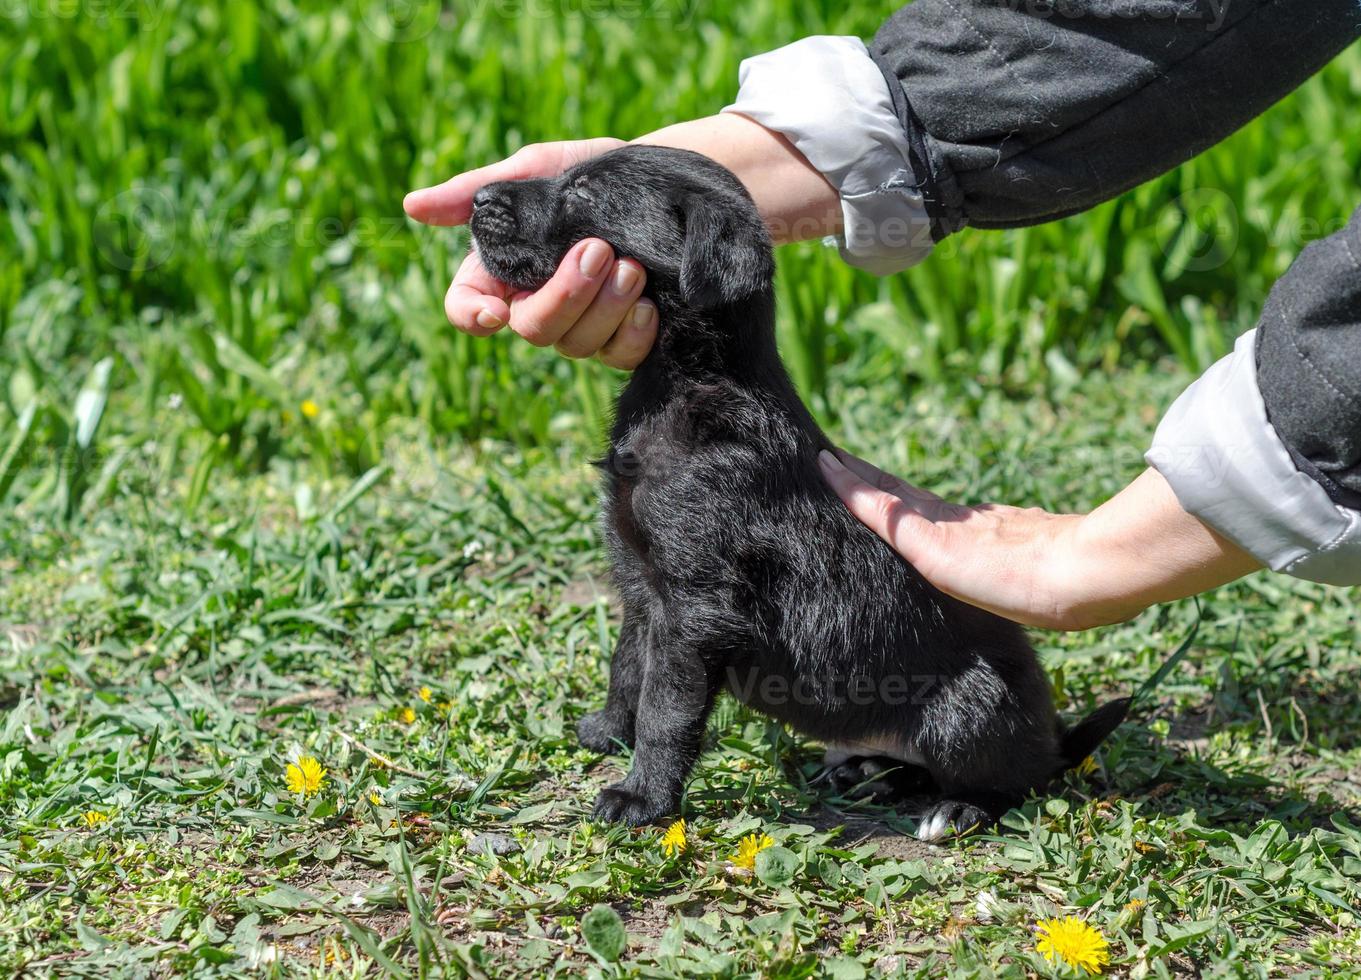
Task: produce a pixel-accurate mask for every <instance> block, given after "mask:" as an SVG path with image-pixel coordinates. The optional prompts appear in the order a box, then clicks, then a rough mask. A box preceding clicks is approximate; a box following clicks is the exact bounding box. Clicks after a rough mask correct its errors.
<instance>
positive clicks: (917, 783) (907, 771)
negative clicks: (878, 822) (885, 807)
mask: <svg viewBox="0 0 1361 980" xmlns="http://www.w3.org/2000/svg"><path fill="white" fill-rule="evenodd" d="M814 782H825V783H826V784H827V785H828V786H829V787H830V788H831V790H832V792H833V793H835V794H836V795H838V796H844V797H846V798H848V799H874V800H878V801H881V802H884V801H892V800H898V799H902V798H904V797H909V796H913V795H916V794H919V793H923V792H926V791H927V790H929V789H930V788H931V787H932V783H931V776H930V774H929V773H928V772H927V771H926V770H925V769H923V768H921V767H920V766H914V765H910V764H908V763H905V762H899V761H898V760H896V759H890V758H888V757H886V756H882V757H881V756H853V757H851V758H849V759H846V760H845V761H843V762H841V763H838V764H836V765H829V766H827V767H826V768H825V769H823V770H822V772H821V773H819V774H818V776H817V778H816V779H815V780H814Z"/></svg>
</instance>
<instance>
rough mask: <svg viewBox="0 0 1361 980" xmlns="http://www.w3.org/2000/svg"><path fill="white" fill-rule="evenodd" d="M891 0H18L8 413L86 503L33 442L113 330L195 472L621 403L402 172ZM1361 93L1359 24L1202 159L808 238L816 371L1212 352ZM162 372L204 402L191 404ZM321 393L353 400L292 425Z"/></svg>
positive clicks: (2, 335) (10, 157) (0, 125)
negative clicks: (1117, 186)
mask: <svg viewBox="0 0 1361 980" xmlns="http://www.w3.org/2000/svg"><path fill="white" fill-rule="evenodd" d="M891 7H892V4H884V5H881V6H880V7H878V8H876V7H874V6H873V5H868V6H866V5H859V6H856V5H852V6H851V7H850V8H847V7H846V5H843V4H836V3H831V2H809V0H803V2H791V0H759V2H755V3H748V4H720V3H715V2H709V0H646V2H636V0H628V2H626V0H609V2H606V3H604V4H599V3H584V4H566V5H557V4H545V3H531V2H529V0H505V2H489V3H468V4H462V3H460V4H453V5H450V6H447V7H445V8H442V9H443V13H442V14H439V16H438V17H437V18H436V17H433V16H432V15H435V14H437V13H438V11H439V10H440V9H441V8H439V7H437V5H435V4H433V3H431V2H429V0H417V2H414V3H411V4H406V5H403V4H391V5H389V4H383V3H368V2H360V0H347V2H342V3H338V4H337V3H318V2H311V0H308V2H298V3H279V4H259V5H257V4H252V3H236V4H224V3H190V2H187V0H150V2H148V0H126V2H118V3H109V4H91V5H69V4H63V3H58V2H55V0H53V2H51V3H48V2H39V3H13V4H10V5H8V6H7V7H6V9H5V10H4V11H3V16H4V17H5V19H6V23H5V29H4V30H3V31H0V106H3V110H0V200H3V207H4V211H5V220H0V378H3V379H4V381H5V383H4V384H3V385H0V440H4V441H8V439H9V438H10V437H11V436H12V435H13V433H14V432H15V431H16V429H17V428H18V424H17V423H18V420H19V419H20V418H21V417H22V415H23V413H24V411H25V410H26V409H27V408H28V407H29V406H30V405H35V406H37V408H36V415H35V417H34V419H33V420H32V423H31V426H30V429H29V431H28V433H27V435H26V437H25V440H24V444H25V449H24V452H23V453H22V454H21V456H20V457H19V458H18V460H17V463H16V465H15V466H14V467H12V468H11V469H12V470H13V471H14V472H13V473H12V475H14V476H16V478H17V479H16V482H17V484H18V486H17V488H16V489H14V490H13V491H12V492H13V493H14V494H15V495H16V496H17V498H18V499H22V500H26V501H33V502H35V503H37V502H39V501H41V502H44V503H46V504H48V505H50V506H56V507H58V508H62V509H66V510H70V509H71V508H72V507H74V506H75V505H76V504H78V501H72V500H71V499H69V495H68V496H67V497H63V498H60V499H55V500H54V494H53V488H52V487H51V486H49V485H48V484H46V483H44V482H43V481H42V480H41V479H40V478H39V476H37V475H41V474H43V473H45V472H49V473H50V472H51V469H50V467H49V465H48V464H49V463H50V457H51V454H53V453H63V452H66V451H67V450H68V449H69V448H70V445H71V438H70V432H69V428H70V425H71V422H72V415H73V411H74V402H75V397H76V393H77V390H78V389H79V387H80V386H81V384H82V383H83V382H84V380H85V377H86V374H87V373H88V371H89V370H90V369H91V368H93V366H94V365H95V364H96V363H97V362H98V361H100V360H101V359H103V358H105V357H112V358H113V361H112V364H111V371H110V376H109V386H110V390H111V399H110V409H109V412H108V415H107V416H106V417H105V419H104V421H103V424H102V426H101V428H100V430H99V432H98V433H97V435H96V441H95V443H94V445H95V446H96V448H98V447H103V446H105V445H106V444H107V443H108V442H109V441H110V439H111V438H112V437H114V436H118V435H125V434H126V435H129V436H131V437H134V438H135V439H142V438H146V437H147V436H154V437H155V438H156V439H158V440H160V441H162V442H171V441H173V442H174V444H175V445H174V447H173V449H167V452H173V453H174V454H175V456H176V459H177V462H178V464H179V465H180V466H182V467H185V468H190V469H192V468H200V469H202V470H204V471H211V470H212V469H215V468H216V467H219V466H223V465H231V466H235V467H244V468H247V469H249V468H258V467H259V466H261V465H264V464H266V463H267V462H268V461H269V460H270V459H273V458H275V457H276V456H280V455H282V456H285V457H288V458H296V457H299V456H306V457H307V458H309V459H311V460H312V462H313V464H314V465H315V466H316V468H317V469H318V471H319V472H322V473H327V472H335V473H349V474H352V475H357V474H359V473H362V472H364V471H365V470H367V469H368V468H370V467H371V466H373V465H374V464H376V463H377V462H378V461H379V456H380V449H381V447H382V445H383V444H384V442H385V439H386V438H387V433H388V431H389V429H390V428H392V427H394V426H398V427H399V426H400V422H401V421H402V420H404V419H408V418H418V419H420V420H422V421H423V422H425V423H426V424H427V425H429V426H430V428H431V430H432V431H434V432H437V433H441V434H453V435H459V436H463V437H466V438H471V439H477V438H482V437H484V436H492V437H497V438H504V439H508V440H511V441H514V442H516V443H518V444H520V445H541V444H543V443H544V442H546V441H548V440H550V439H551V438H552V437H553V436H554V433H555V432H556V431H558V430H559V429H560V428H562V427H564V426H571V425H573V424H577V422H578V421H584V423H585V424H587V425H594V424H597V423H598V422H599V421H600V419H601V418H602V416H603V414H604V413H605V410H606V408H607V405H608V392H609V386H610V384H611V380H610V379H609V378H608V377H607V372H604V371H602V370H601V369H600V368H599V367H598V366H595V365H589V364H588V365H573V364H570V363H566V362H562V361H554V360H552V359H546V358H544V357H542V356H540V355H539V354H538V353H537V352H535V351H533V350H530V349H528V348H527V347H526V346H525V345H523V344H516V343H512V342H509V341H508V340H507V339H506V338H499V339H498V340H494V341H490V342H486V341H476V340H472V339H469V338H466V337H462V336H459V335H456V334H455V333H454V332H453V331H452V330H451V329H450V328H449V327H448V326H447V324H446V323H445V322H444V319H443V316H442V314H441V302H440V301H441V298H442V295H443V290H444V287H445V286H446V284H447V282H448V279H449V276H450V275H451V273H452V270H453V268H454V266H455V264H456V262H457V259H458V257H459V256H460V255H461V254H462V250H463V248H464V246H465V242H466V238H465V236H464V234H463V232H462V231H450V230H431V229H424V228H417V227H412V226H409V225H408V223H407V222H406V220H405V219H404V218H403V217H402V215H401V209H400V201H401V198H402V195H403V193H404V192H405V191H407V190H408V189H410V188H412V187H414V186H418V185H421V184H425V183H428V182H432V181H435V180H439V179H442V178H444V177H446V176H448V175H450V174H452V173H455V172H457V171H459V170H462V169H464V168H466V167H469V166H472V165H476V164H480V163H484V162H487V161H490V160H494V159H498V158H500V157H501V156H503V155H504V154H506V153H507V152H509V151H511V150H513V149H514V148H516V147H518V146H520V145H522V144H524V143H526V142H530V141H535V140H545V139H561V138H570V137H580V136H588V135H598V134H604V133H610V134H616V135H620V136H625V137H629V136H634V135H637V134H640V133H643V132H646V131H648V130H650V129H653V128H655V127H658V126H660V125H664V124H666V123H670V122H674V121H677V120H680V119H687V118H694V117H697V116H700V115H705V114H708V113H711V112H714V111H716V110H717V109H718V108H720V107H721V106H722V105H724V104H725V103H726V102H728V101H730V100H731V98H732V95H733V93H734V86H735V78H736V69H737V65H738V63H739V61H740V60H741V59H742V58H743V57H744V56H746V55H749V54H751V53H754V52H758V51H761V50H765V49H768V48H770V47H774V46H777V45H779V44H783V43H786V42H788V41H790V40H792V39H794V38H796V37H800V36H803V35H806V34H809V33H817V32H838V33H858V34H861V35H866V36H867V35H869V34H870V33H872V32H873V30H874V29H875V27H876V25H877V24H878V22H879V20H880V19H881V18H882V17H883V16H884V14H885V13H886V12H887V11H888V10H889V9H890V8H891ZM389 8H392V9H394V10H396V11H398V13H399V14H400V12H401V11H402V10H406V11H407V17H406V18H405V19H403V18H402V17H400V16H399V17H397V18H396V19H394V18H393V17H392V16H390V15H389V14H388V13H387V12H388V10H389ZM583 11H584V12H583ZM1358 96H1361V54H1358V52H1356V51H1355V50H1353V51H1349V52H1347V53H1346V54H1345V55H1344V56H1343V57H1342V58H1340V59H1339V60H1338V61H1337V62H1336V63H1335V64H1333V65H1331V66H1329V67H1328V68H1327V69H1326V70H1325V71H1324V72H1323V73H1322V74H1321V75H1320V76H1319V77H1318V78H1316V79H1314V80H1313V81H1311V82H1310V83H1308V84H1307V85H1305V86H1304V87H1303V88H1302V89H1301V90H1300V91H1299V92H1298V93H1297V94H1295V95H1293V96H1292V97H1290V98H1288V99H1286V100H1285V101H1284V102H1283V103H1282V104H1281V105H1279V106H1278V107H1276V108H1274V109H1273V110H1271V111H1270V112H1269V113H1267V114H1266V116H1264V117H1263V118H1262V119H1261V120H1260V121H1258V122H1256V123H1254V124H1252V125H1251V126H1249V127H1248V128H1246V129H1245V130H1244V131H1242V132H1241V133H1239V134H1238V135H1236V136H1235V137H1233V138H1232V139H1230V140H1228V141H1226V142H1225V143H1224V144H1223V145H1222V146H1220V147H1217V148H1215V149H1214V150H1212V151H1210V152H1208V153H1206V154H1204V155H1203V156H1201V157H1200V158H1198V159H1196V160H1195V161H1193V162H1191V163H1189V164H1187V165H1186V166H1184V167H1182V168H1180V169H1179V170H1177V171H1176V172H1174V173H1172V174H1170V175H1168V176H1166V177H1164V178H1161V179H1159V180H1156V181H1153V182H1152V183H1150V184H1148V185H1146V186H1145V187H1142V188H1140V189H1138V190H1136V191H1135V192H1133V193H1131V194H1128V195H1125V196H1124V197H1122V198H1121V199H1120V200H1118V201H1116V202H1113V203H1111V204H1108V205H1106V206H1103V207H1100V208H1098V209H1096V210H1095V211H1094V212H1092V213H1090V214H1087V215H1084V216H1081V217H1078V218H1074V219H1072V220H1068V221H1064V222H1060V223H1057V224H1054V225H1051V226H1048V227H1042V228H1035V229H1029V230H1024V231H1016V232H1009V233H1005V234H1001V233H975V232H966V233H964V234H961V235H959V236H956V237H954V238H951V239H949V240H947V242H946V243H945V244H944V245H943V246H942V247H941V248H940V249H939V252H940V254H939V255H938V256H937V257H936V259H935V260H933V261H931V262H929V263H927V264H926V265H924V266H921V267H919V268H917V269H915V270H912V271H911V272H909V273H908V274H906V275H903V276H897V277H892V278H889V279H882V280H876V279H874V278H872V277H869V276H867V275H863V274H860V273H857V272H855V271H853V270H850V269H848V268H846V267H844V266H843V265H842V264H840V263H839V262H838V261H836V259H835V257H834V256H832V255H830V254H829V253H828V252H827V251H826V250H825V249H824V248H823V247H822V246H821V245H819V244H806V245H802V246H798V247H792V248H787V249H784V250H783V251H782V255H781V272H782V275H781V280H780V282H781V285H780V300H781V310H782V314H781V332H782V336H783V338H784V349H785V352H786V356H787V358H788V360H789V363H790V366H791V370H792V371H793V373H794V375H795V378H796V380H797V381H798V382H799V384H800V385H801V386H802V387H803V390H804V391H805V392H806V393H807V394H808V396H809V397H810V399H811V400H812V401H813V402H814V404H815V407H816V408H817V409H818V410H819V411H820V412H822V413H823V416H824V417H825V418H828V419H831V420H835V417H836V414H837V412H838V407H837V405H836V404H835V403H834V402H831V401H828V400H827V399H826V391H825V379H826V376H827V371H828V366H829V365H831V364H835V363H841V362H846V361H850V362H855V363H859V364H861V365H862V366H863V368H864V370H865V372H866V374H867V376H869V377H872V378H873V379H874V383H876V384H892V385H895V386H896V387H897V388H898V390H899V391H900V392H903V393H907V392H910V391H911V388H912V386H913V385H915V384H916V383H919V382H920V381H922V380H928V381H929V380H939V379H946V378H952V377H957V376H958V375H959V374H961V373H967V374H983V375H985V376H987V377H988V378H990V379H993V380H995V381H997V382H1000V383H1006V384H1010V385H1013V386H1015V385H1023V384H1025V383H1028V382H1033V381H1037V380H1044V379H1046V378H1051V377H1054V376H1058V377H1060V378H1062V377H1067V376H1068V375H1071V374H1072V373H1074V372H1080V371H1085V370H1090V369H1093V368H1096V367H1105V368H1108V367H1110V366H1111V365H1112V364H1115V363H1117V362H1121V361H1124V362H1126V363H1129V362H1133V361H1136V360H1140V359H1147V358H1149V357H1153V356H1157V355H1158V354H1160V353H1163V352H1170V353H1172V354H1173V355H1175V356H1176V357H1177V358H1178V359H1179V360H1180V362H1181V363H1183V364H1185V365H1187V366H1192V367H1197V366H1203V365H1204V364H1206V363H1207V362H1208V361H1210V360H1212V359H1213V358H1214V357H1215V356H1216V355H1218V354H1219V353H1221V352H1223V351H1224V350H1225V349H1227V346H1228V345H1229V343H1230V342H1231V340H1232V337H1233V336H1234V335H1235V334H1236V333H1238V332H1239V331H1240V330H1242V329H1243V328H1245V327H1246V326H1248V325H1250V324H1251V323H1252V322H1253V321H1254V320H1255V317H1256V315H1257V312H1258V310H1259V309H1260V305H1261V302H1262V299H1263V297H1264V295H1265V292H1266V290H1267V288H1268V287H1269V285H1270V283H1271V282H1272V281H1273V280H1274V279H1275V278H1276V277H1277V276H1278V275H1280V273H1281V272H1282V271H1283V270H1284V269H1285V268H1286V267H1287V265H1288V263H1289V262H1290V260H1291V258H1292V257H1293V256H1294V255H1295V254H1296V252H1298V250H1299V248H1300V247H1301V246H1302V245H1303V244H1304V243H1305V242H1307V241H1308V240H1309V239H1311V238H1313V237H1317V236H1318V235H1319V234H1321V233H1323V232H1325V231H1327V230H1329V229H1330V228H1332V227H1336V226H1337V224H1338V223H1339V222H1340V221H1341V220H1342V219H1344V218H1345V217H1346V216H1347V215H1348V214H1350V212H1351V210H1352V209H1353V208H1354V206H1355V204H1356V180H1355V174H1356V173H1357V171H1358V169H1361V140H1357V139H1356V138H1355V133H1354V127H1352V126H1351V125H1350V124H1349V123H1348V122H1347V119H1348V118H1349V116H1348V115H1347V114H1346V113H1345V112H1344V111H1342V109H1341V107H1344V106H1348V105H1352V104H1354V103H1355V102H1356V101H1357V98H1358ZM171 397H176V398H180V399H183V402H184V404H185V405H186V407H187V408H188V411H187V412H184V413H180V414H178V415H175V416H173V417H169V416H167V415H166V413H164V412H163V411H162V410H161V409H162V406H163V405H164V404H165V402H166V400H167V399H169V398H171ZM305 398H313V399H315V400H317V401H318V402H320V403H321V404H322V405H323V407H324V408H326V409H327V410H328V413H329V414H328V416H327V417H328V418H329V419H330V420H331V423H332V424H329V425H325V424H323V425H319V426H310V427H304V426H300V425H299V424H298V419H297V405H298V403H299V402H301V401H302V400H303V399H305ZM569 413H570V414H569ZM105 455H108V454H107V453H106V454H105ZM3 472H4V470H3V469H0V474H3ZM35 474H37V475H35ZM35 482H36V484H37V485H36V487H35V485H34V484H35ZM70 489H74V490H80V489H81V487H80V486H79V485H75V486H73V487H71V488H70Z"/></svg>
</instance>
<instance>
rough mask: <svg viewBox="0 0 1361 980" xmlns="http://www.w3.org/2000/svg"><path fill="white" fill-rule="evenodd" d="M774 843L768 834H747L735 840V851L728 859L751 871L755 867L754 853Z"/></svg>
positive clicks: (758, 852)
mask: <svg viewBox="0 0 1361 980" xmlns="http://www.w3.org/2000/svg"><path fill="white" fill-rule="evenodd" d="M774 843H775V841H774V840H772V839H771V837H770V835H769V834H747V836H746V837H743V838H742V839H741V840H740V841H738V842H737V852H736V853H735V854H733V856H732V857H731V858H729V859H728V860H730V861H732V863H733V864H735V865H737V867H739V868H746V869H747V870H748V871H752V870H754V869H755V868H756V855H758V854H760V853H761V852H762V851H764V850H765V849H766V848H767V847H771V846H772V845H774Z"/></svg>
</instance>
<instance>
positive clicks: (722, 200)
mask: <svg viewBox="0 0 1361 980" xmlns="http://www.w3.org/2000/svg"><path fill="white" fill-rule="evenodd" d="M684 209H685V249H684V251H683V253H682V255H681V267H680V290H681V296H682V297H683V298H684V300H685V302H686V303H688V304H689V305H690V306H693V307H695V308H696V309H701V310H706V309H712V308H713V307H715V306H721V305H723V304H725V303H735V302H738V301H739V300H742V299H745V298H747V297H749V296H751V295H753V294H754V293H758V292H760V291H761V290H763V289H765V288H766V287H768V286H769V285H770V281H771V279H772V278H773V277H774V275H775V261H774V259H773V258H772V257H771V245H770V236H769V235H768V234H767V233H766V226H765V225H764V224H763V223H762V222H761V219H760V217H759V216H758V215H757V214H756V209H755V208H754V207H753V206H752V204H751V202H750V201H747V200H743V199H740V198H737V197H736V196H735V195H734V196H733V197H729V196H727V195H718V194H712V195H710V194H691V195H690V196H689V197H688V198H687V199H686V201H685V205H684Z"/></svg>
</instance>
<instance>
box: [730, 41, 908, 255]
mask: <svg viewBox="0 0 1361 980" xmlns="http://www.w3.org/2000/svg"><path fill="white" fill-rule="evenodd" d="M738 79H739V81H740V87H739V89H738V92H737V101H736V102H734V103H733V104H732V105H730V106H725V107H724V109H723V111H724V112H737V113H740V114H742V115H744V116H747V117H748V118H750V119H753V120H755V121H756V122H758V123H760V124H761V125H762V126H764V127H766V128H767V129H771V130H774V131H776V132H778V133H782V134H783V135H784V136H786V137H787V138H788V139H789V141H790V142H791V143H793V144H794V146H795V147H796V148H797V149H798V151H799V152H800V153H802V154H803V155H804V156H805V157H806V158H807V159H808V162H809V163H811V164H812V165H813V167H814V168H815V169H817V171H818V172H819V173H821V174H822V175H823V176H824V177H826V178H827V180H828V182H829V183H830V184H831V185H832V186H833V187H835V188H836V190H837V193H838V194H839V195H840V197H841V214H842V219H843V230H842V233H841V234H840V235H839V236H837V245H838V247H839V248H840V250H841V257H842V258H843V259H845V260H846V261H847V262H848V263H850V264H851V265H854V266H858V267H859V268H862V269H867V270H869V271H870V272H873V273H874V274H875V275H880V276H882V275H888V274H890V273H893V272H901V271H902V270H903V269H906V268H908V267H909V266H913V265H916V264H917V263H918V262H920V261H921V260H922V259H924V258H926V256H928V255H929V254H931V249H932V247H933V246H934V242H933V241H932V238H931V220H930V217H929V216H928V215H927V212H926V206H925V204H924V203H923V202H922V195H921V192H920V190H918V188H917V186H916V178H915V177H914V176H913V173H912V167H911V164H910V163H909V156H908V146H907V135H906V134H905V133H904V132H903V128H902V124H901V123H900V122H899V121H898V116H897V114H896V113H895V112H894V111H893V98H892V96H891V95H890V94H889V90H888V83H887V82H886V80H885V79H884V75H883V73H882V72H881V71H880V70H879V66H878V65H876V64H875V63H874V60H873V59H872V58H871V57H870V55H869V51H868V50H867V49H866V48H865V43H864V42H863V41H861V40H860V39H859V38H858V37H832V36H818V37H806V38H804V39H803V40H801V41H795V42H794V43H793V44H789V45H786V46H785V47H783V48H777V49H776V50H774V51H770V52H767V53H766V54H762V55H757V56H756V57H753V58H747V59H746V60H745V61H743V62H742V66H741V68H740V69H739V71H738Z"/></svg>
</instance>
